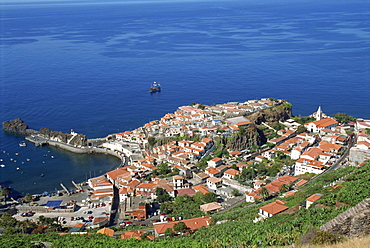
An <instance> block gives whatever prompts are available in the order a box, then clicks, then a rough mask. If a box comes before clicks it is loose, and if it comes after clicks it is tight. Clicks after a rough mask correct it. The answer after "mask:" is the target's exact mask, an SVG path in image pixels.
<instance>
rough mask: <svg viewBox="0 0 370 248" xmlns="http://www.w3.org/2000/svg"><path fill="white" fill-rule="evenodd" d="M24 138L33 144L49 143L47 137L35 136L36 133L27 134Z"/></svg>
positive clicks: (42, 144)
mask: <svg viewBox="0 0 370 248" xmlns="http://www.w3.org/2000/svg"><path fill="white" fill-rule="evenodd" d="M26 140H27V141H29V142H31V143H34V144H35V146H44V145H48V144H49V142H48V139H45V138H42V137H40V136H36V135H31V136H27V137H26Z"/></svg>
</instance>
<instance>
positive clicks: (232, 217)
mask: <svg viewBox="0 0 370 248" xmlns="http://www.w3.org/2000/svg"><path fill="white" fill-rule="evenodd" d="M344 176H345V181H344V182H343V183H341V184H342V185H343V186H342V187H337V188H335V189H333V187H325V188H324V186H325V185H327V184H329V183H331V182H333V181H336V180H338V179H340V178H342V177H344ZM314 193H322V194H323V195H324V196H323V197H322V198H321V199H320V200H319V201H318V202H316V206H311V207H310V208H309V209H305V208H301V209H300V210H298V208H297V207H295V208H292V209H290V210H288V212H287V213H285V214H280V215H277V216H273V217H271V218H268V219H267V220H265V221H264V222H257V223H253V219H254V218H255V217H257V213H258V208H259V207H261V206H262V205H265V204H268V203H269V202H271V201H274V200H270V201H267V202H263V203H259V204H258V205H254V206H251V207H246V206H247V203H243V204H241V205H240V206H238V207H236V208H234V209H232V210H230V211H226V212H222V213H218V214H215V215H213V217H212V220H213V222H214V223H213V224H212V225H211V226H210V227H209V228H202V229H200V230H198V231H197V232H196V233H194V234H189V235H184V236H176V237H172V238H169V237H163V238H158V239H156V240H155V241H154V242H153V241H149V240H142V241H139V240H135V239H130V240H117V239H112V238H110V237H108V236H104V235H100V234H99V235H97V234H92V235H89V236H87V235H63V236H59V235H57V234H38V235H22V234H12V235H2V236H0V243H1V244H2V245H4V247H5V246H6V247H35V246H34V245H33V244H30V243H29V242H30V241H35V240H36V241H49V242H52V243H53V246H52V247H65V248H67V247H122V246H125V247H128V246H133V247H225V246H227V247H252V246H253V247H265V246H273V245H274V246H283V245H290V244H293V243H299V240H300V238H301V236H302V234H304V233H305V232H306V231H307V230H308V229H309V228H310V227H314V228H318V227H320V226H321V225H322V224H324V223H326V222H327V221H329V220H331V219H332V218H334V217H335V216H337V215H338V214H339V213H342V212H343V211H345V210H346V209H348V208H350V207H352V206H355V205H356V204H358V203H359V202H361V201H362V200H363V199H365V198H369V197H370V164H369V163H368V164H366V165H364V166H362V167H346V168H342V169H339V170H336V171H331V172H329V173H327V174H325V175H323V176H322V177H320V178H318V179H317V180H315V181H314V182H311V183H309V184H307V185H306V186H304V187H302V188H301V189H300V190H299V192H297V193H296V194H295V195H294V196H291V197H289V198H287V199H286V200H287V204H286V205H288V206H290V207H294V206H296V205H298V204H300V203H302V202H303V201H304V200H305V199H306V198H307V197H308V196H310V195H312V194H314ZM222 220H227V221H226V222H225V223H223V224H218V225H216V224H215V223H216V222H217V221H222Z"/></svg>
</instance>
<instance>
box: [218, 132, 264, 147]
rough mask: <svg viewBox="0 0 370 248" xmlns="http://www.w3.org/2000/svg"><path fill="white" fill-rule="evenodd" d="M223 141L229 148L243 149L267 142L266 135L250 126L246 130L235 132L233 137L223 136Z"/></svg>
mask: <svg viewBox="0 0 370 248" xmlns="http://www.w3.org/2000/svg"><path fill="white" fill-rule="evenodd" d="M221 143H222V144H223V145H225V147H226V148H227V149H230V150H238V151H242V150H245V149H248V150H250V149H251V148H252V147H253V146H261V145H262V144H264V143H266V140H265V137H264V135H263V134H262V133H261V132H260V130H258V129H257V128H254V127H248V128H246V129H245V131H243V132H240V133H238V134H235V135H234V136H233V137H231V138H223V139H222V140H221Z"/></svg>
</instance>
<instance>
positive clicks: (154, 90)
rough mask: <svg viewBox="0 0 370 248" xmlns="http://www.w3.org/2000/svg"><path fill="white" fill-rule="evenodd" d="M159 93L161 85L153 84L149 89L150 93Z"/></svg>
mask: <svg viewBox="0 0 370 248" xmlns="http://www.w3.org/2000/svg"><path fill="white" fill-rule="evenodd" d="M158 91H161V85H160V84H159V83H157V82H154V83H153V84H152V86H151V87H150V92H158Z"/></svg>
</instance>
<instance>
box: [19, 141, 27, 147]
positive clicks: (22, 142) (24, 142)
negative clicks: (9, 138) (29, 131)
mask: <svg viewBox="0 0 370 248" xmlns="http://www.w3.org/2000/svg"><path fill="white" fill-rule="evenodd" d="M19 146H27V143H26V141H24V140H23V141H21V142H20V143H19Z"/></svg>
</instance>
